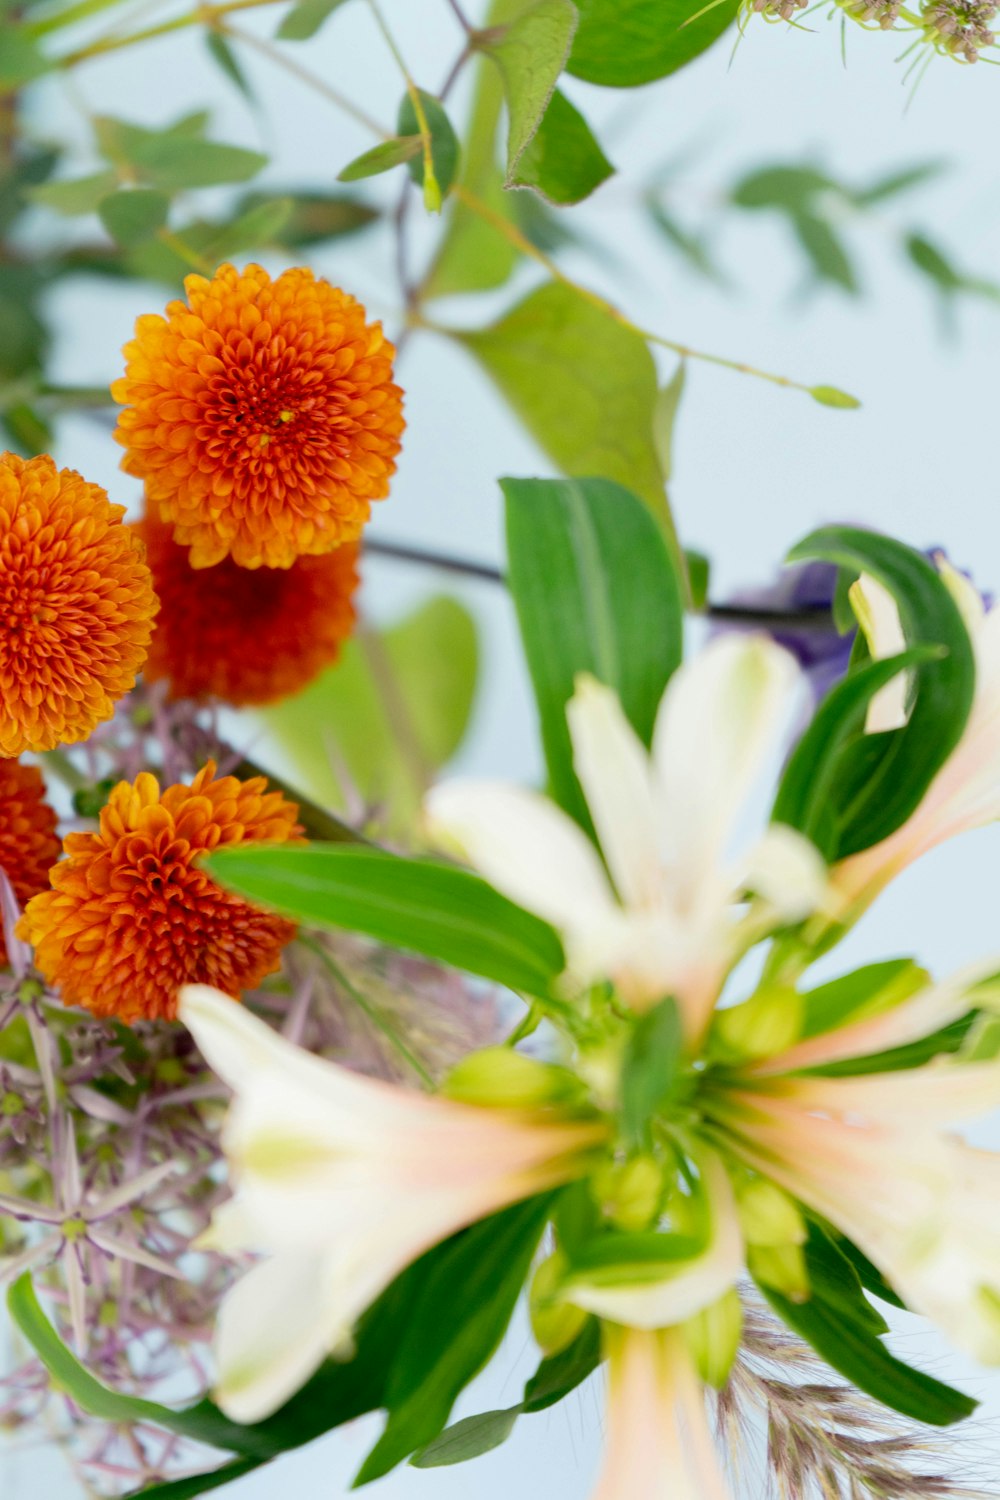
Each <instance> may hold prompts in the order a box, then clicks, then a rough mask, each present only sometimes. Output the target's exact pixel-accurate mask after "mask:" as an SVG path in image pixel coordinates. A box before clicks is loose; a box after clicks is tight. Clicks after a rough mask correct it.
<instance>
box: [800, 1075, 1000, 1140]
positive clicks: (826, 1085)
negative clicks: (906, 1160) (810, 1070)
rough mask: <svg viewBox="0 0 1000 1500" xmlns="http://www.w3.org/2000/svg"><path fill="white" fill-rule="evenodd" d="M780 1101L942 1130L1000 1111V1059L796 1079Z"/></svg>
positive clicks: (831, 1112) (857, 1116) (876, 1122)
mask: <svg viewBox="0 0 1000 1500" xmlns="http://www.w3.org/2000/svg"><path fill="white" fill-rule="evenodd" d="M780 1098H781V1099H782V1100H791V1101H794V1102H795V1103H796V1104H801V1105H804V1106H805V1107H806V1108H807V1109H810V1110H813V1111H817V1110H818V1111H820V1112H821V1113H825V1114H837V1115H841V1116H848V1117H851V1118H856V1119H863V1120H868V1121H871V1122H872V1123H875V1124H879V1125H891V1126H895V1125H906V1124H908V1123H909V1122H911V1121H913V1120H919V1121H920V1124H921V1127H935V1128H936V1127H940V1126H944V1125H954V1124H958V1123H959V1121H962V1120H975V1119H978V1118H980V1117H981V1116H983V1115H987V1114H990V1113H991V1112H992V1111H993V1110H995V1109H1000V1060H997V1061H994V1062H980V1063H963V1062H954V1061H951V1060H950V1059H949V1060H947V1061H944V1060H942V1061H940V1062H937V1063H929V1064H928V1065H927V1066H926V1067H923V1068H912V1069H911V1068H907V1069H900V1070H899V1072H896V1073H864V1074H860V1075H858V1076H857V1077H853V1078H794V1079H788V1080H787V1081H786V1082H785V1083H784V1084H783V1086H782V1087H781V1094H780Z"/></svg>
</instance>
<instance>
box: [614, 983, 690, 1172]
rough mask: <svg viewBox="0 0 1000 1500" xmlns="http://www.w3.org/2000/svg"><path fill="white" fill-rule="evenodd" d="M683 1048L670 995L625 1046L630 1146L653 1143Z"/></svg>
mask: <svg viewBox="0 0 1000 1500" xmlns="http://www.w3.org/2000/svg"><path fill="white" fill-rule="evenodd" d="M683 1051H684V1030H683V1027H682V1025H681V1016H680V1011H679V1010H678V1008H677V1001H676V1000H675V999H674V998H673V996H668V997H667V999H666V1000H661V1001H660V1003H659V1005H655V1006H654V1007H653V1009H652V1010H649V1011H646V1013H645V1014H644V1015H643V1016H641V1017H640V1018H639V1020H638V1022H637V1023H636V1025H635V1028H634V1029H633V1031H632V1032H631V1034H630V1036H629V1040H628V1043H627V1045H626V1048H625V1055H624V1057H623V1059H622V1070H621V1087H620V1105H619V1108H620V1111H621V1122H622V1133H623V1135H624V1138H625V1144H626V1145H627V1146H630V1147H635V1148H639V1149H645V1148H647V1147H651V1146H652V1136H651V1131H652V1120H653V1117H654V1116H655V1115H656V1113H657V1112H658V1111H659V1110H660V1109H662V1108H663V1106H664V1105H665V1104H666V1102H667V1100H668V1099H669V1097H670V1095H671V1092H672V1091H673V1089H674V1084H675V1080H676V1078H677V1070H678V1068H679V1066H680V1061H681V1056H682V1053H683Z"/></svg>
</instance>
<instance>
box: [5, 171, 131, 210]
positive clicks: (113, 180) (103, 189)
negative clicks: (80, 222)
mask: <svg viewBox="0 0 1000 1500" xmlns="http://www.w3.org/2000/svg"><path fill="white" fill-rule="evenodd" d="M117 184H118V174H117V173H116V172H113V171H111V170H110V169H109V170H108V171H107V172H94V173H93V174H92V175H91V176H90V177H76V178H70V179H67V180H65V181H63V182H44V183H42V184H41V185H40V186H39V187H33V188H29V189H28V191H27V192H26V193H25V195H24V196H25V197H26V198H28V199H30V200H31V202H32V203H41V204H42V205H43V206H44V207H45V208H53V209H55V211H56V212H57V213H60V214H67V215H73V214H92V213H96V211H97V205H98V204H99V203H100V201H101V199H102V198H106V197H107V195H108V194H109V193H112V192H114V190H115V188H116V186H117Z"/></svg>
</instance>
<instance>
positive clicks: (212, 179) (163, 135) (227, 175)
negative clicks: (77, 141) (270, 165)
mask: <svg viewBox="0 0 1000 1500" xmlns="http://www.w3.org/2000/svg"><path fill="white" fill-rule="evenodd" d="M204 125H205V118H204V116H203V115H201V114H198V115H189V116H187V117H185V118H184V119H182V120H179V121H177V122H176V123H175V124H173V125H171V126H169V127H168V128H167V129H165V130H146V129H144V128H143V127H142V126H139V125H130V124H129V123H128V122H127V121H125V120H117V119H114V118H113V117H112V116H110V115H101V116H98V117H97V118H96V119H95V121H94V128H95V132H96V135H97V139H98V144H99V145H100V147H101V150H102V151H103V152H104V154H105V155H106V156H107V157H109V159H110V160H112V161H115V162H118V163H120V164H124V165H127V166H129V167H132V168H133V169H134V170H135V171H136V172H137V174H138V175H139V176H140V177H141V178H142V179H143V180H145V181H147V182H149V183H151V184H152V185H153V187H158V188H163V189H164V190H165V191H166V192H177V191H180V190H181V189H184V188H200V187H215V186H217V185H219V184H221V183H226V182H246V180H247V179H248V178H249V177H253V176H255V175H256V174H257V173H258V172H259V171H260V170H261V168H262V167H265V166H266V165H267V157H266V156H262V155H261V153H260V152H259V151H246V150H244V148H243V147H242V146H226V145H223V144H222V143H221V142H219V141H206V140H203V139H202V137H201V132H202V130H203V129H204Z"/></svg>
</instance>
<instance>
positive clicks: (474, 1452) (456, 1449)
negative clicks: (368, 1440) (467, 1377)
mask: <svg viewBox="0 0 1000 1500" xmlns="http://www.w3.org/2000/svg"><path fill="white" fill-rule="evenodd" d="M523 1410H524V1408H523V1406H522V1405H521V1404H520V1402H519V1403H518V1405H517V1406H509V1407H507V1408H506V1410H505V1411H482V1412H478V1413H477V1414H476V1415H475V1416H474V1417H463V1418H462V1420H461V1421H460V1422H455V1423H454V1424H453V1425H452V1426H451V1427H446V1428H445V1430H444V1431H443V1432H442V1433H440V1435H439V1436H438V1437H436V1438H435V1439H434V1441H433V1442H432V1443H428V1444H427V1446H426V1447H425V1448H421V1449H420V1451H419V1453H416V1454H415V1455H414V1456H413V1458H411V1459H410V1463H411V1464H412V1465H413V1467H414V1468H415V1469H441V1468H444V1467H446V1466H447V1465H450V1464H464V1463H468V1461H469V1459H470V1458H479V1457H480V1455H481V1454H483V1453H492V1451H493V1449H494V1448H499V1447H500V1444H501V1443H505V1442H506V1441H507V1439H508V1438H509V1437H510V1435H511V1433H512V1432H513V1431H514V1426H515V1424H516V1422H517V1419H518V1417H519V1416H520V1415H521V1412H522V1411H523Z"/></svg>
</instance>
